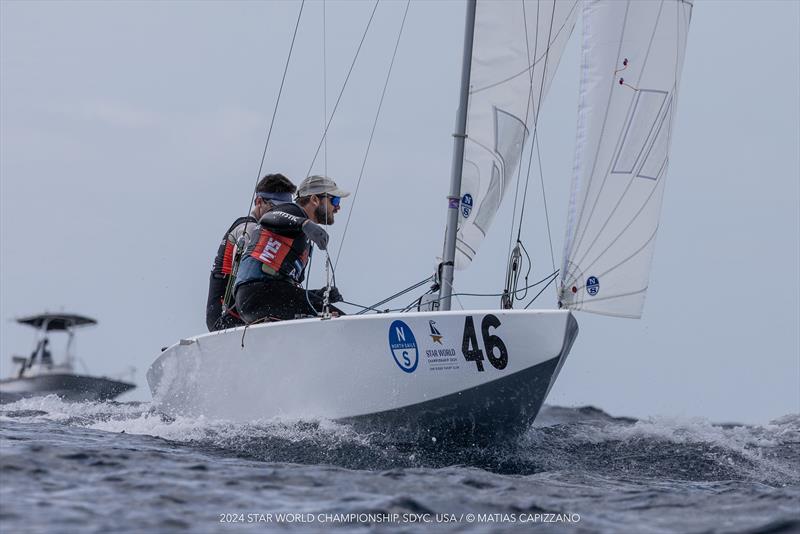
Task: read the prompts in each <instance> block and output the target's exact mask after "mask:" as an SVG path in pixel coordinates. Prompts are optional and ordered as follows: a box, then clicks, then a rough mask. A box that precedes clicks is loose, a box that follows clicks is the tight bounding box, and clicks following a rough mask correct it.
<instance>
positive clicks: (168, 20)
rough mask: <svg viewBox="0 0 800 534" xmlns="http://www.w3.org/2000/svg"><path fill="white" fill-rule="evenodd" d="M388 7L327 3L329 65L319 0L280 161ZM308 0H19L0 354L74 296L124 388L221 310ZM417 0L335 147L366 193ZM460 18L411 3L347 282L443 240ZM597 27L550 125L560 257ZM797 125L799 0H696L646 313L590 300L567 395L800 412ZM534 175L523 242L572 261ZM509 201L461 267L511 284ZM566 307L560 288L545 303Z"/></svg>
mask: <svg viewBox="0 0 800 534" xmlns="http://www.w3.org/2000/svg"><path fill="white" fill-rule="evenodd" d="M372 5H373V4H372V2H367V1H354V2H338V1H334V0H329V1H328V2H327V4H326V19H325V20H326V24H325V34H326V38H327V49H326V54H325V56H326V62H325V63H323V40H322V36H323V16H322V12H323V4H322V2H318V1H317V2H313V1H311V2H308V3H307V4H306V6H305V12H304V15H303V19H302V23H301V27H300V32H299V34H298V38H297V44H296V48H295V52H294V56H293V60H292V63H291V66H290V69H289V73H288V76H287V80H286V86H285V90H284V95H283V98H282V100H281V105H280V107H279V110H278V114H277V118H276V122H275V128H274V132H273V136H272V139H271V141H270V146H269V150H268V153H267V163H266V168H265V170H266V171H279V172H284V173H286V174H287V175H288V176H290V177H291V178H292V179H294V180H295V181H296V182H299V181H300V180H301V179H302V178H303V177H304V176H305V175H306V173H307V171H308V169H309V166H310V164H311V159H312V156H313V154H314V151H315V149H316V146H317V143H318V142H319V139H320V135H321V132H322V129H323V124H324V116H325V115H324V112H325V99H324V98H323V96H324V95H326V94H327V110H328V113H330V111H331V109H332V108H333V104H334V102H335V101H336V97H337V95H338V92H339V89H340V87H341V85H342V83H343V80H344V77H345V74H346V72H347V68H348V66H349V64H350V62H351V61H352V58H353V54H354V52H355V49H356V46H357V44H358V40H359V39H360V36H361V33H362V31H363V28H364V27H365V25H366V22H367V19H368V18H369V14H370V12H371V10H372ZM298 7H299V3H295V2H210V1H204V2H192V1H181V2H145V1H141V2H70V1H58V2H46V1H38V2H22V1H9V0H2V1H0V236H1V237H2V243H1V244H0V261H1V262H2V263H1V266H0V267H1V268H0V374H2V375H4V376H5V375H8V374H9V373H10V372H11V365H10V360H11V355H12V353H16V354H27V353H28V352H29V351H30V350H31V343H32V336H31V334H32V331H29V330H28V329H26V328H25V327H22V326H18V325H16V324H14V323H13V322H12V319H13V318H14V317H16V316H20V315H25V314H30V313H36V312H40V311H43V310H50V311H57V310H64V311H71V312H77V313H83V314H87V315H90V316H93V317H96V318H98V319H99V321H100V325H99V326H98V327H96V328H94V329H91V330H86V331H85V332H84V333H82V335H81V336H79V337H78V349H79V356H80V358H81V359H82V360H83V361H84V362H85V363H86V364H87V365H88V366H89V368H90V369H91V370H92V371H93V372H95V373H98V374H107V375H115V374H118V373H121V372H124V371H125V370H126V369H127V368H128V367H129V366H135V367H136V369H137V375H136V382H137V384H138V386H139V387H138V389H137V390H136V391H135V392H133V393H131V394H128V395H127V396H126V397H123V398H122V399H123V400H124V399H128V400H133V399H138V400H146V399H149V398H150V395H149V390H148V387H147V384H146V381H145V378H144V373H145V372H146V370H147V367H148V366H149V364H150V363H151V362H152V361H153V359H154V358H155V357H156V356H157V355H158V354H159V349H160V347H162V346H165V345H169V344H172V343H174V342H175V341H176V340H177V339H178V338H180V337H186V336H190V335H193V334H197V333H201V332H203V331H204V330H205V325H204V314H205V310H204V307H205V301H206V291H207V283H208V271H209V269H210V266H211V261H212V258H213V256H214V253H215V251H216V247H217V244H218V242H219V240H220V238H221V236H222V233H223V232H224V230H225V229H226V228H227V227H228V225H229V224H230V222H231V221H232V220H233V219H234V218H235V217H237V216H239V215H242V214H244V213H245V212H246V211H247V208H248V202H249V199H250V193H251V191H252V188H253V185H254V183H255V181H256V179H257V177H258V168H259V163H260V159H261V153H262V150H263V146H264V141H265V139H266V132H267V128H268V125H269V121H270V118H271V116H272V110H273V106H274V105H275V98H276V95H277V92H278V86H279V83H280V76H281V73H282V69H283V64H284V61H285V58H286V53H287V50H288V46H289V42H290V38H291V33H292V29H293V27H294V22H295V18H296V16H297V10H298ZM404 7H405V2H401V1H384V2H382V3H381V4H380V5H379V7H378V9H377V12H376V15H375V20H374V21H373V25H372V27H371V28H370V30H369V33H368V35H367V39H366V41H365V45H364V50H362V55H361V56H360V57H359V59H358V63H357V64H356V67H355V69H354V72H353V75H352V77H351V79H350V81H349V82H348V86H347V90H346V91H345V93H344V96H343V98H342V100H341V103H340V105H339V108H338V110H337V112H336V116H335V117H334V120H333V123H332V126H331V130H330V134H329V141H328V144H327V157H324V154H323V157H320V158H319V159H318V162H317V164H316V166H315V167H314V169H313V170H314V171H315V172H327V173H328V174H329V175H330V176H332V177H333V178H334V179H336V180H337V181H338V182H339V184H340V185H341V186H343V187H345V188H348V189H350V190H354V189H355V186H356V182H357V179H358V174H359V170H360V168H361V164H362V160H363V158H364V152H365V149H366V145H367V139H368V137H369V132H370V128H371V126H372V120H373V118H374V116H375V111H376V108H377V104H378V101H379V98H380V91H381V88H382V85H383V81H384V77H385V74H386V69H387V68H388V64H389V59H390V57H391V53H392V49H393V46H394V40H395V38H396V35H397V30H398V28H399V24H400V20H401V18H402V14H403V10H404ZM580 24H581V21H580V20H579V21H578V27H577V28H578V29H579V28H580ZM462 32H463V4H462V3H461V2H456V1H447V2H435V1H434V2H431V1H426V2H420V1H415V2H412V4H411V8H410V10H409V14H408V20H407V23H406V28H405V31H404V33H403V36H402V40H401V43H400V48H399V51H398V57H397V61H396V64H395V67H394V70H393V73H392V80H391V83H390V85H389V89H388V91H387V93H386V100H385V104H384V108H383V111H382V113H381V119H380V121H379V123H378V127H377V130H376V133H375V140H374V143H373V147H372V150H371V152H370V153H369V158H368V160H367V164H366V171H365V173H364V177H363V179H362V182H361V187H360V190H359V193H358V196H357V197H356V198H355V199H353V198H352V197H351V198H350V199H347V200H346V201H345V202H344V203H343V211H342V213H341V216H340V218H339V219H338V220H337V224H336V225H335V226H334V227H332V229H331V233H332V238H333V243H334V246H333V247H332V250H333V251H334V252H335V251H336V250H339V249H340V247H341V250H342V256H341V260H340V263H339V265H338V269H337V272H336V275H337V282H338V286H339V287H340V289H341V291H342V293H343V294H344V296H345V297H346V299H347V300H350V301H353V302H359V303H363V304H371V303H373V302H375V301H377V300H379V299H380V298H382V297H384V296H387V295H388V294H391V293H393V292H395V291H396V290H399V289H402V288H403V287H406V286H408V285H411V284H412V283H414V282H417V281H419V280H421V279H423V278H425V277H427V276H428V275H429V274H431V273H432V270H433V268H434V265H435V257H436V256H437V255H438V254H440V253H441V246H442V236H443V228H444V216H445V207H446V204H445V200H444V198H445V196H446V194H447V189H448V180H449V173H450V162H451V148H452V138H451V135H450V134H451V133H452V130H453V125H454V118H455V108H456V97H457V86H458V76H459V69H460V54H461V50H460V47H461V40H462ZM579 37H580V33H579V31H576V32H575V33H574V34H573V37H572V40H571V42H570V44H569V46H568V48H567V49H566V51H565V54H564V58H563V60H562V63H561V66H560V68H559V72H558V74H557V76H556V79H555V81H554V83H553V86H552V88H551V90H550V93H549V95H548V96H547V99H546V101H545V105H544V107H543V111H542V114H541V118H540V126H539V135H540V143H541V149H542V164H543V174H544V180H545V187H546V192H547V200H548V207H549V209H550V219H551V220H550V222H551V226H552V228H553V236H552V237H553V241H554V248H555V250H556V254H557V257H556V258H555V262H556V264H559V260H560V256H559V255H560V251H561V247H562V242H563V238H564V221H565V217H566V207H567V200H568V186H569V182H570V178H571V176H570V172H571V169H572V159H573V150H574V141H575V122H576V104H577V93H578V84H577V82H578V64H579V58H578V52H579V46H578V45H579V43H578V40H579ZM323 73H325V74H326V76H323ZM799 125H800V3H798V2H795V1H776V2H769V1H765V2H743V1H742V2H739V1H727V2H722V1H709V2H702V1H699V0H698V1H697V2H696V3H695V9H694V13H693V17H692V25H691V28H690V32H689V42H688V47H687V53H686V62H685V65H684V70H683V76H682V81H681V87H680V100H679V105H678V108H677V123H676V125H675V129H674V132H673V142H672V150H671V157H670V168H669V174H668V178H667V179H668V183H667V187H666V194H665V200H664V208H663V212H662V220H661V230H660V232H659V237H658V243H657V246H656V252H655V259H654V267H653V272H652V276H651V281H650V282H651V283H650V290H649V293H648V297H647V304H646V307H645V314H644V318H643V319H642V320H639V321H635V320H625V319H613V318H608V317H599V316H593V315H590V314H584V313H579V314H577V318H578V322H579V324H580V327H581V333H580V335H579V337H578V341H577V343H576V344H575V346H574V348H573V350H572V353H571V355H570V357H569V360H568V361H567V363H566V365H565V367H564V368H563V370H562V372H561V376H560V377H559V379H558V382H557V385H556V387H555V388H554V390H553V391H552V392H551V394H550V397H549V402H550V403H551V404H560V405H584V404H592V405H595V406H598V407H600V408H602V409H604V410H606V411H609V412H611V413H613V414H619V415H634V416H650V415H676V416H702V417H707V418H710V419H712V420H717V421H720V420H724V421H741V422H766V421H768V420H770V419H774V418H776V417H779V416H781V415H784V414H787V413H790V412H798V411H800V386H799V385H798V384H799V383H800V355H799V354H800V334H799V333H798V324H800V317H799V312H798V302H799V301H800V285H799V282H798V279H799V278H800V274H799V273H800V265H799V261H798V260H799V258H798V255H799V252H798V247H799V245H798V244H799V243H800V220H799V219H798V211H799V210H798V206H799V205H800V191H799V190H798V184H799V183H800V131H799V130H800V126H799ZM535 167H536V166H535V165H534V168H535ZM531 180H532V183H533V184H536V186H537V187H535V188H533V191H534V192H535V193H534V194H533V197H532V198H529V208H528V215H527V216H526V221H525V227H524V230H523V239H524V241H525V244H526V247H527V248H528V250H529V251H530V252H531V253H532V255H533V257H534V273H533V274H532V278H537V279H538V278H541V277H543V276H545V275H546V274H549V272H550V271H551V270H552V268H551V257H550V252H549V245H548V244H547V241H548V237H547V232H546V224H545V219H544V215H543V209H542V201H541V193H540V189H541V187H540V186H538V180H539V176H538V173H534V174H533V175H532V177H531ZM506 200H507V202H506V204H505V205H506V206H507V207H508V206H510V203H509V202H508V201H511V200H513V199H511V198H508V199H506ZM351 210H352V221H351V225H350V227H349V229H348V231H347V236H346V241H345V242H344V246H343V247H342V246H341V243H342V235H343V232H344V227H345V224H344V223H345V220H346V216H347V215H348V214H349V213H351ZM510 211H511V210H510V209H507V210H505V212H504V213H503V214H501V215H500V216H499V217H498V218H497V220H496V221H495V223H494V226H493V228H492V231H491V233H490V236H489V239H488V240H487V242H486V243H484V245H483V247H482V250H481V254H480V255H479V256H478V258H477V260H476V261H475V262H474V264H473V266H472V267H471V268H470V269H469V270H468V271H466V272H464V273H458V274H457V276H458V278H457V279H456V285H457V289H459V290H471V291H476V292H496V291H498V290H499V289H500V288H501V287H502V284H503V277H504V273H505V263H506V250H507V246H508V235H509V227H510ZM320 259H321V255H318V257H317V260H316V263H315V264H314V265H312V271H313V272H312V285H316V286H319V285H321V283H322V280H323V279H324V278H323V275H322V270H321V267H322V262H321V261H320ZM410 300H411V298H409V299H406V300H403V301H401V302H400V303H399V304H401V305H404V304H406V303H407V302H408V301H410ZM461 302H462V303H463V304H464V305H465V306H466V307H470V308H496V307H497V305H498V299H494V298H492V299H488V300H487V299H483V300H481V299H462V301H461ZM554 304H555V292H554V291H553V290H550V291H547V292H546V293H545V294H544V295H542V297H541V298H540V300H539V301H538V302H537V305H538V306H539V307H544V308H547V307H553V306H554Z"/></svg>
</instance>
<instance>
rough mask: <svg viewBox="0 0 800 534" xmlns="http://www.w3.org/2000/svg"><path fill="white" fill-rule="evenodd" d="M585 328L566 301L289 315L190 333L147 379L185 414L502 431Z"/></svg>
mask: <svg viewBox="0 0 800 534" xmlns="http://www.w3.org/2000/svg"><path fill="white" fill-rule="evenodd" d="M577 331H578V328H577V322H576V321H575V319H574V318H573V316H572V314H571V313H570V312H569V311H566V310H564V311H562V310H558V311H555V310H553V311H551V310H490V311H468V312H467V311H450V312H433V313H432V312H426V313H407V314H376V315H370V316H348V317H340V318H334V319H330V320H320V319H304V320H296V321H284V322H278V323H269V324H263V325H258V326H254V327H248V328H247V329H245V328H237V329H232V330H226V331H222V332H215V333H211V334H205V335H202V336H198V337H195V338H190V339H185V340H181V342H179V343H177V344H176V345H173V346H172V347H169V348H168V349H167V350H165V351H164V352H163V353H162V354H161V356H160V357H159V358H158V359H157V360H156V361H155V362H154V364H153V365H152V366H151V368H150V369H149V371H148V374H147V379H148V382H149V384H150V389H151V391H152V393H153V399H154V402H155V403H156V405H157V406H158V407H159V409H161V410H162V411H164V412H165V413H168V414H170V415H176V416H178V415H184V416H192V417H197V416H204V417H207V418H214V419H224V420H231V421H240V422H250V421H258V420H269V419H274V418H280V419H289V420H298V419H301V420H307V419H329V420H337V421H343V422H346V423H349V424H353V425H355V426H357V427H364V428H368V429H376V430H385V431H391V432H393V433H412V434H419V433H423V434H429V435H431V436H433V437H438V436H444V435H445V434H447V435H451V436H473V437H475V436H495V435H498V434H507V433H516V432H519V431H521V430H524V429H525V428H527V427H528V426H529V425H530V423H531V422H533V420H534V418H535V417H536V414H537V413H538V411H539V408H540V407H541V405H542V403H543V402H544V399H545V397H546V396H547V393H548V392H549V390H550V388H551V387H552V385H553V382H554V381H555V379H556V377H557V375H558V372H559V370H560V369H561V366H562V365H563V363H564V360H565V358H566V357H567V354H568V353H569V350H570V348H571V346H572V342H573V341H574V339H575V337H576V336H577Z"/></svg>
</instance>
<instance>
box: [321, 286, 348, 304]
mask: <svg viewBox="0 0 800 534" xmlns="http://www.w3.org/2000/svg"><path fill="white" fill-rule="evenodd" d="M322 294H323V297H324V295H325V288H323V289H322ZM342 300H344V299H343V298H342V294H341V293H339V290H338V289H337V288H336V286H331V291H330V293H328V302H330V303H331V304H333V303H335V302H342Z"/></svg>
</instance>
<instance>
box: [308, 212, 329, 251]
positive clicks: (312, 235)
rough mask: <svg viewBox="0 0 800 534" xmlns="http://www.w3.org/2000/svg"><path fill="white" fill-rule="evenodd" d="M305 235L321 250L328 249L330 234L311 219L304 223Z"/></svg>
mask: <svg viewBox="0 0 800 534" xmlns="http://www.w3.org/2000/svg"><path fill="white" fill-rule="evenodd" d="M303 233H304V234H306V236H308V238H309V239H310V240H311V241H313V242H314V244H315V245H317V246H318V247H319V248H320V249H321V250H325V249H327V248H328V232H326V231H325V229H324V228H323V227H321V226H320V225H318V224H317V223H315V222H314V221H312V220H311V219H306V220H305V222H304V223H303Z"/></svg>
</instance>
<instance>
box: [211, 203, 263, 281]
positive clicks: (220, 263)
mask: <svg viewBox="0 0 800 534" xmlns="http://www.w3.org/2000/svg"><path fill="white" fill-rule="evenodd" d="M244 224H251V225H256V226H257V225H258V221H256V219H255V217H253V216H252V215H248V216H246V217H239V218H238V219H236V220H235V221H233V224H231V226H230V228H228V231H227V232H225V235H224V236H222V242H221V243H220V244H219V247H218V248H217V255H216V257H215V258H214V266H213V267H212V268H211V272H212V274H217V275H223V277H224V276H227V275H229V274H231V273H232V272H233V255H234V251H235V249H236V240H237V239H238V238H239V236H238V235H234V236H233V241H231V239H229V236H231V234H232V233H234V230H236V229H237V227H239V226H242V225H244Z"/></svg>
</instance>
